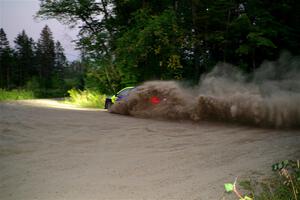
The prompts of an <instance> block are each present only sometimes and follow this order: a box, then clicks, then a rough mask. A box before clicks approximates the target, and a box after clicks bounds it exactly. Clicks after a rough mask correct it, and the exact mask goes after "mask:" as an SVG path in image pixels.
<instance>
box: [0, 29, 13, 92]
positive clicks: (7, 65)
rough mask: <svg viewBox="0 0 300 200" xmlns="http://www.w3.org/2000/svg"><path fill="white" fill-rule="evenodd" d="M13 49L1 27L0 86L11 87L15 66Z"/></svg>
mask: <svg viewBox="0 0 300 200" xmlns="http://www.w3.org/2000/svg"><path fill="white" fill-rule="evenodd" d="M12 60H13V51H12V49H11V48H10V46H9V42H8V40H7V37H6V34H5V32H4V30H3V28H0V88H7V89H10V87H11V84H12V82H11V76H12V68H13V63H12Z"/></svg>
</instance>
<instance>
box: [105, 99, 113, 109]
mask: <svg viewBox="0 0 300 200" xmlns="http://www.w3.org/2000/svg"><path fill="white" fill-rule="evenodd" d="M112 105H113V103H112V102H111V101H108V102H106V105H105V107H106V109H107V110H108V111H110V109H111V106H112Z"/></svg>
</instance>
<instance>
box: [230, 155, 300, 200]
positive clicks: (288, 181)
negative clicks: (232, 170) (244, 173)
mask: <svg viewBox="0 0 300 200" xmlns="http://www.w3.org/2000/svg"><path fill="white" fill-rule="evenodd" d="M272 168H273V171H274V172H275V174H273V175H272V176H271V177H269V178H265V179H262V180H257V178H255V179H248V180H245V179H244V180H241V181H240V182H239V189H240V190H241V191H243V192H239V191H238V189H237V188H236V186H235V185H236V181H235V183H233V184H230V183H229V184H225V190H226V191H227V192H233V193H235V195H236V196H237V197H238V198H239V199H241V200H299V199H300V160H297V161H293V160H285V161H282V162H280V163H276V164H274V165H273V166H272ZM236 180H237V179H236ZM228 188H229V189H228Z"/></svg>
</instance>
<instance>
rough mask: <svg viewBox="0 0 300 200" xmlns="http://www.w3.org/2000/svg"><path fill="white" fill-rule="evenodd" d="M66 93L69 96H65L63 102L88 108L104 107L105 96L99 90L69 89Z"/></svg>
mask: <svg viewBox="0 0 300 200" xmlns="http://www.w3.org/2000/svg"><path fill="white" fill-rule="evenodd" d="M68 93H69V96H70V98H67V99H66V100H65V103H68V104H74V105H77V106H81V107H88V108H104V102H105V98H106V96H105V95H103V94H100V93H99V92H95V91H91V90H83V91H81V90H77V89H71V90H69V91H68Z"/></svg>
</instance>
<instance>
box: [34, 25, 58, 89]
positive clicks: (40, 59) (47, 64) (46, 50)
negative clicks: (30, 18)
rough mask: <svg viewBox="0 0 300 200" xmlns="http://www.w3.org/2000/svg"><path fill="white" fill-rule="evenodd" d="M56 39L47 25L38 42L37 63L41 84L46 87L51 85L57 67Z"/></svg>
mask: <svg viewBox="0 0 300 200" xmlns="http://www.w3.org/2000/svg"><path fill="white" fill-rule="evenodd" d="M54 49H55V48H54V40H53V36H52V32H51V30H50V28H49V27H48V26H47V25H46V26H45V27H44V28H43V30H42V32H41V36H40V38H39V40H38V42H37V52H36V54H37V65H38V71H39V77H40V80H41V86H42V87H43V88H45V89H47V88H50V87H51V84H52V83H51V76H52V74H53V72H54V67H55V50H54Z"/></svg>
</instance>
